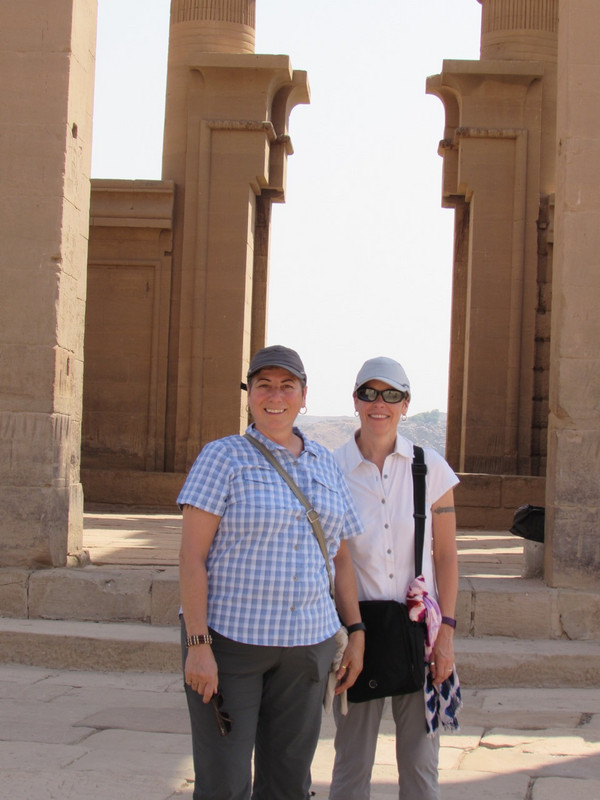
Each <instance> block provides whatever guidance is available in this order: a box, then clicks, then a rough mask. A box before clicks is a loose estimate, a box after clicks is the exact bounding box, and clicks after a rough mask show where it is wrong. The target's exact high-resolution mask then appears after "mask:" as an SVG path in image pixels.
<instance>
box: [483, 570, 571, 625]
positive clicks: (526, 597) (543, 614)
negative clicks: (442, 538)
mask: <svg viewBox="0 0 600 800" xmlns="http://www.w3.org/2000/svg"><path fill="white" fill-rule="evenodd" d="M517 581H518V591H514V590H513V587H514V586H516V584H517ZM472 584H473V587H474V590H475V593H476V594H475V597H476V601H475V615H474V635H475V636H480V635H482V634H483V633H484V634H485V635H486V636H511V637H515V638H518V639H549V638H558V637H559V636H560V629H558V627H557V624H556V623H557V614H556V611H555V607H556V595H555V593H553V592H551V591H548V589H547V587H545V586H544V585H543V584H542V583H541V581H533V580H532V581H527V580H525V579H520V580H519V579H517V580H512V581H511V580H506V581H498V582H497V583H496V584H494V585H493V586H492V585H491V584H490V583H489V582H488V583H487V584H486V585H485V587H484V585H483V582H482V581H481V579H477V578H473V579H472Z"/></svg>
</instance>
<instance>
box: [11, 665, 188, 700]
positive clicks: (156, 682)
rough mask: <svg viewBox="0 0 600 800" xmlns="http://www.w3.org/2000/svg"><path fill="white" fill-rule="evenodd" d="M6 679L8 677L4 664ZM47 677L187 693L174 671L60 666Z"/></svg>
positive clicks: (80, 684) (73, 684)
mask: <svg viewBox="0 0 600 800" xmlns="http://www.w3.org/2000/svg"><path fill="white" fill-rule="evenodd" d="M6 669H7V670H9V671H10V670H11V669H14V672H15V673H17V674H21V675H22V673H23V667H20V666H19V667H14V668H12V667H11V666H10V665H7V667H6ZM28 670H31V671H36V672H39V673H40V674H42V675H43V674H44V672H43V671H42V670H40V669H39V668H38V667H28ZM2 679H3V680H4V679H5V675H4V668H3V670H2ZM45 680H46V681H47V682H48V683H57V684H59V685H60V684H65V685H67V686H70V687H80V688H82V689H86V688H92V689H136V690H138V691H148V692H172V691H175V692H180V693H181V694H184V690H183V680H182V677H181V675H180V674H179V673H177V674H174V673H170V672H133V671H132V672H90V671H89V670H56V671H52V672H49V671H46V673H45Z"/></svg>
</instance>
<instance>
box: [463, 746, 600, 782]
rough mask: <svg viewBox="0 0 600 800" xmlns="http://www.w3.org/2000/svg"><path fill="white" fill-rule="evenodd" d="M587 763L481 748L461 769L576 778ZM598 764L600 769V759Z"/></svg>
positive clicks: (509, 749) (519, 751) (471, 753)
mask: <svg viewBox="0 0 600 800" xmlns="http://www.w3.org/2000/svg"><path fill="white" fill-rule="evenodd" d="M585 761H586V759H585V758H583V759H582V758H578V757H574V756H570V755H552V754H549V753H538V752H526V751H523V750H520V749H519V748H512V747H511V748H503V749H489V748H485V747H478V748H477V750H474V751H472V752H470V753H466V754H465V757H464V759H463V761H462V763H461V769H466V770H475V771H476V772H493V773H501V774H508V773H510V772H523V773H524V774H527V775H543V774H546V775H548V774H550V775H571V774H574V775H575V776H577V774H578V772H579V769H580V766H582V765H583V763H584V762H585ZM597 763H598V765H599V766H600V759H598V762H597ZM596 774H600V773H598V772H597V773H596Z"/></svg>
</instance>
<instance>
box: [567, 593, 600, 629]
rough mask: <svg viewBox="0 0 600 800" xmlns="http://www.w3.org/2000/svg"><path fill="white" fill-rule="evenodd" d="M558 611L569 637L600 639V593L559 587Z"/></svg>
mask: <svg viewBox="0 0 600 800" xmlns="http://www.w3.org/2000/svg"><path fill="white" fill-rule="evenodd" d="M558 613H559V615H560V623H561V626H562V630H563V631H564V634H565V635H566V636H567V637H568V638H569V639H593V640H595V641H598V640H599V639H600V594H597V593H592V592H577V591H569V590H568V589H559V590H558Z"/></svg>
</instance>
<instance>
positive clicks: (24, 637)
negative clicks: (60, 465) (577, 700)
mask: <svg viewBox="0 0 600 800" xmlns="http://www.w3.org/2000/svg"><path fill="white" fill-rule="evenodd" d="M0 662H2V663H5V664H7V663H16V664H26V665H30V666H42V667H46V668H50V669H75V670H96V671H107V672H123V671H140V672H178V671H179V670H180V668H181V653H180V646H179V630H178V628H176V627H172V626H166V627H162V626H158V625H144V624H132V623H105V622H97V623H94V622H77V621H72V620H39V619H37V620H34V619H6V618H4V619H0ZM456 662H457V669H458V673H459V676H460V680H461V684H462V685H463V686H464V687H469V688H478V687H481V688H483V687H486V688H494V687H503V686H511V687H542V688H543V687H545V688H551V687H558V686H570V687H587V686H598V685H599V684H600V643H598V642H582V641H579V642H573V641H566V640H542V639H535V640H524V639H506V638H504V637H484V638H480V639H474V638H468V637H467V638H464V637H457V639H456Z"/></svg>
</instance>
